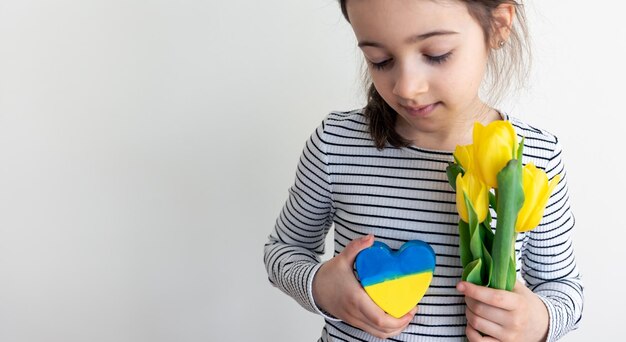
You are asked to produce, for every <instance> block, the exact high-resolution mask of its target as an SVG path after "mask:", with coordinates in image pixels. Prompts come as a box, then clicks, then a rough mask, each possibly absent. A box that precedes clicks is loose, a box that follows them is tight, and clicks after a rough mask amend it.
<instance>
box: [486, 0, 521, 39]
mask: <svg viewBox="0 0 626 342" xmlns="http://www.w3.org/2000/svg"><path fill="white" fill-rule="evenodd" d="M491 14H492V16H493V26H492V29H493V34H492V36H491V41H490V42H489V43H490V45H491V48H492V49H499V48H500V47H501V46H500V42H505V43H506V41H507V40H508V39H509V36H510V35H511V27H512V26H513V19H514V18H515V5H513V4H500V5H499V6H498V7H496V8H495V9H494V10H493V11H492V13H491Z"/></svg>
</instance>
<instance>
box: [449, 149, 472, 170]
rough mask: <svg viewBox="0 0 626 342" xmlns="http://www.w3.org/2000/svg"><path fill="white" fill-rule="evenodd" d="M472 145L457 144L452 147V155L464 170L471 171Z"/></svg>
mask: <svg viewBox="0 0 626 342" xmlns="http://www.w3.org/2000/svg"><path fill="white" fill-rule="evenodd" d="M473 152H474V150H473V147H472V145H465V146H461V145H457V146H456V148H455V149H454V157H455V158H456V160H458V161H459V163H460V164H461V166H462V167H463V170H465V171H466V172H468V171H472V162H473V159H474V158H473Z"/></svg>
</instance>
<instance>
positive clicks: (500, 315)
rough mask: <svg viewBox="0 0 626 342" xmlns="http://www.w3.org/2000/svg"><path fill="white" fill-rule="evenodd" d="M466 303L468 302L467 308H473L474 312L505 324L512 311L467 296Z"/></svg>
mask: <svg viewBox="0 0 626 342" xmlns="http://www.w3.org/2000/svg"><path fill="white" fill-rule="evenodd" d="M465 304H467V308H468V309H470V310H472V312H473V313H474V314H476V315H478V316H480V317H482V318H484V319H487V320H489V321H492V322H494V323H497V324H500V325H504V323H506V322H507V319H508V317H509V315H510V311H508V310H503V309H500V308H497V307H495V306H491V305H489V304H485V303H483V302H479V301H477V300H476V299H473V298H470V297H465Z"/></svg>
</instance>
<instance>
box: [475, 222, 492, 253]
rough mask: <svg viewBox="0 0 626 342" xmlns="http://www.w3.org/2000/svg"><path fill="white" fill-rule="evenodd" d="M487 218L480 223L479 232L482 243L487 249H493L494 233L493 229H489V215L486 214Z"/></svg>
mask: <svg viewBox="0 0 626 342" xmlns="http://www.w3.org/2000/svg"><path fill="white" fill-rule="evenodd" d="M487 218H488V220H485V222H483V223H481V224H480V227H479V228H480V234H481V240H483V244H484V245H485V247H486V248H487V250H488V251H491V250H492V249H493V239H494V238H495V235H494V234H493V230H491V219H490V216H489V215H487Z"/></svg>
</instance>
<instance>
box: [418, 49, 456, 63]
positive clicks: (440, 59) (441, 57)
mask: <svg viewBox="0 0 626 342" xmlns="http://www.w3.org/2000/svg"><path fill="white" fill-rule="evenodd" d="M451 55H452V51H450V52H448V53H444V54H443V55H439V56H428V55H425V56H426V61H427V62H428V63H430V64H442V63H445V62H446V61H447V60H448V58H450V56H451Z"/></svg>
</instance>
